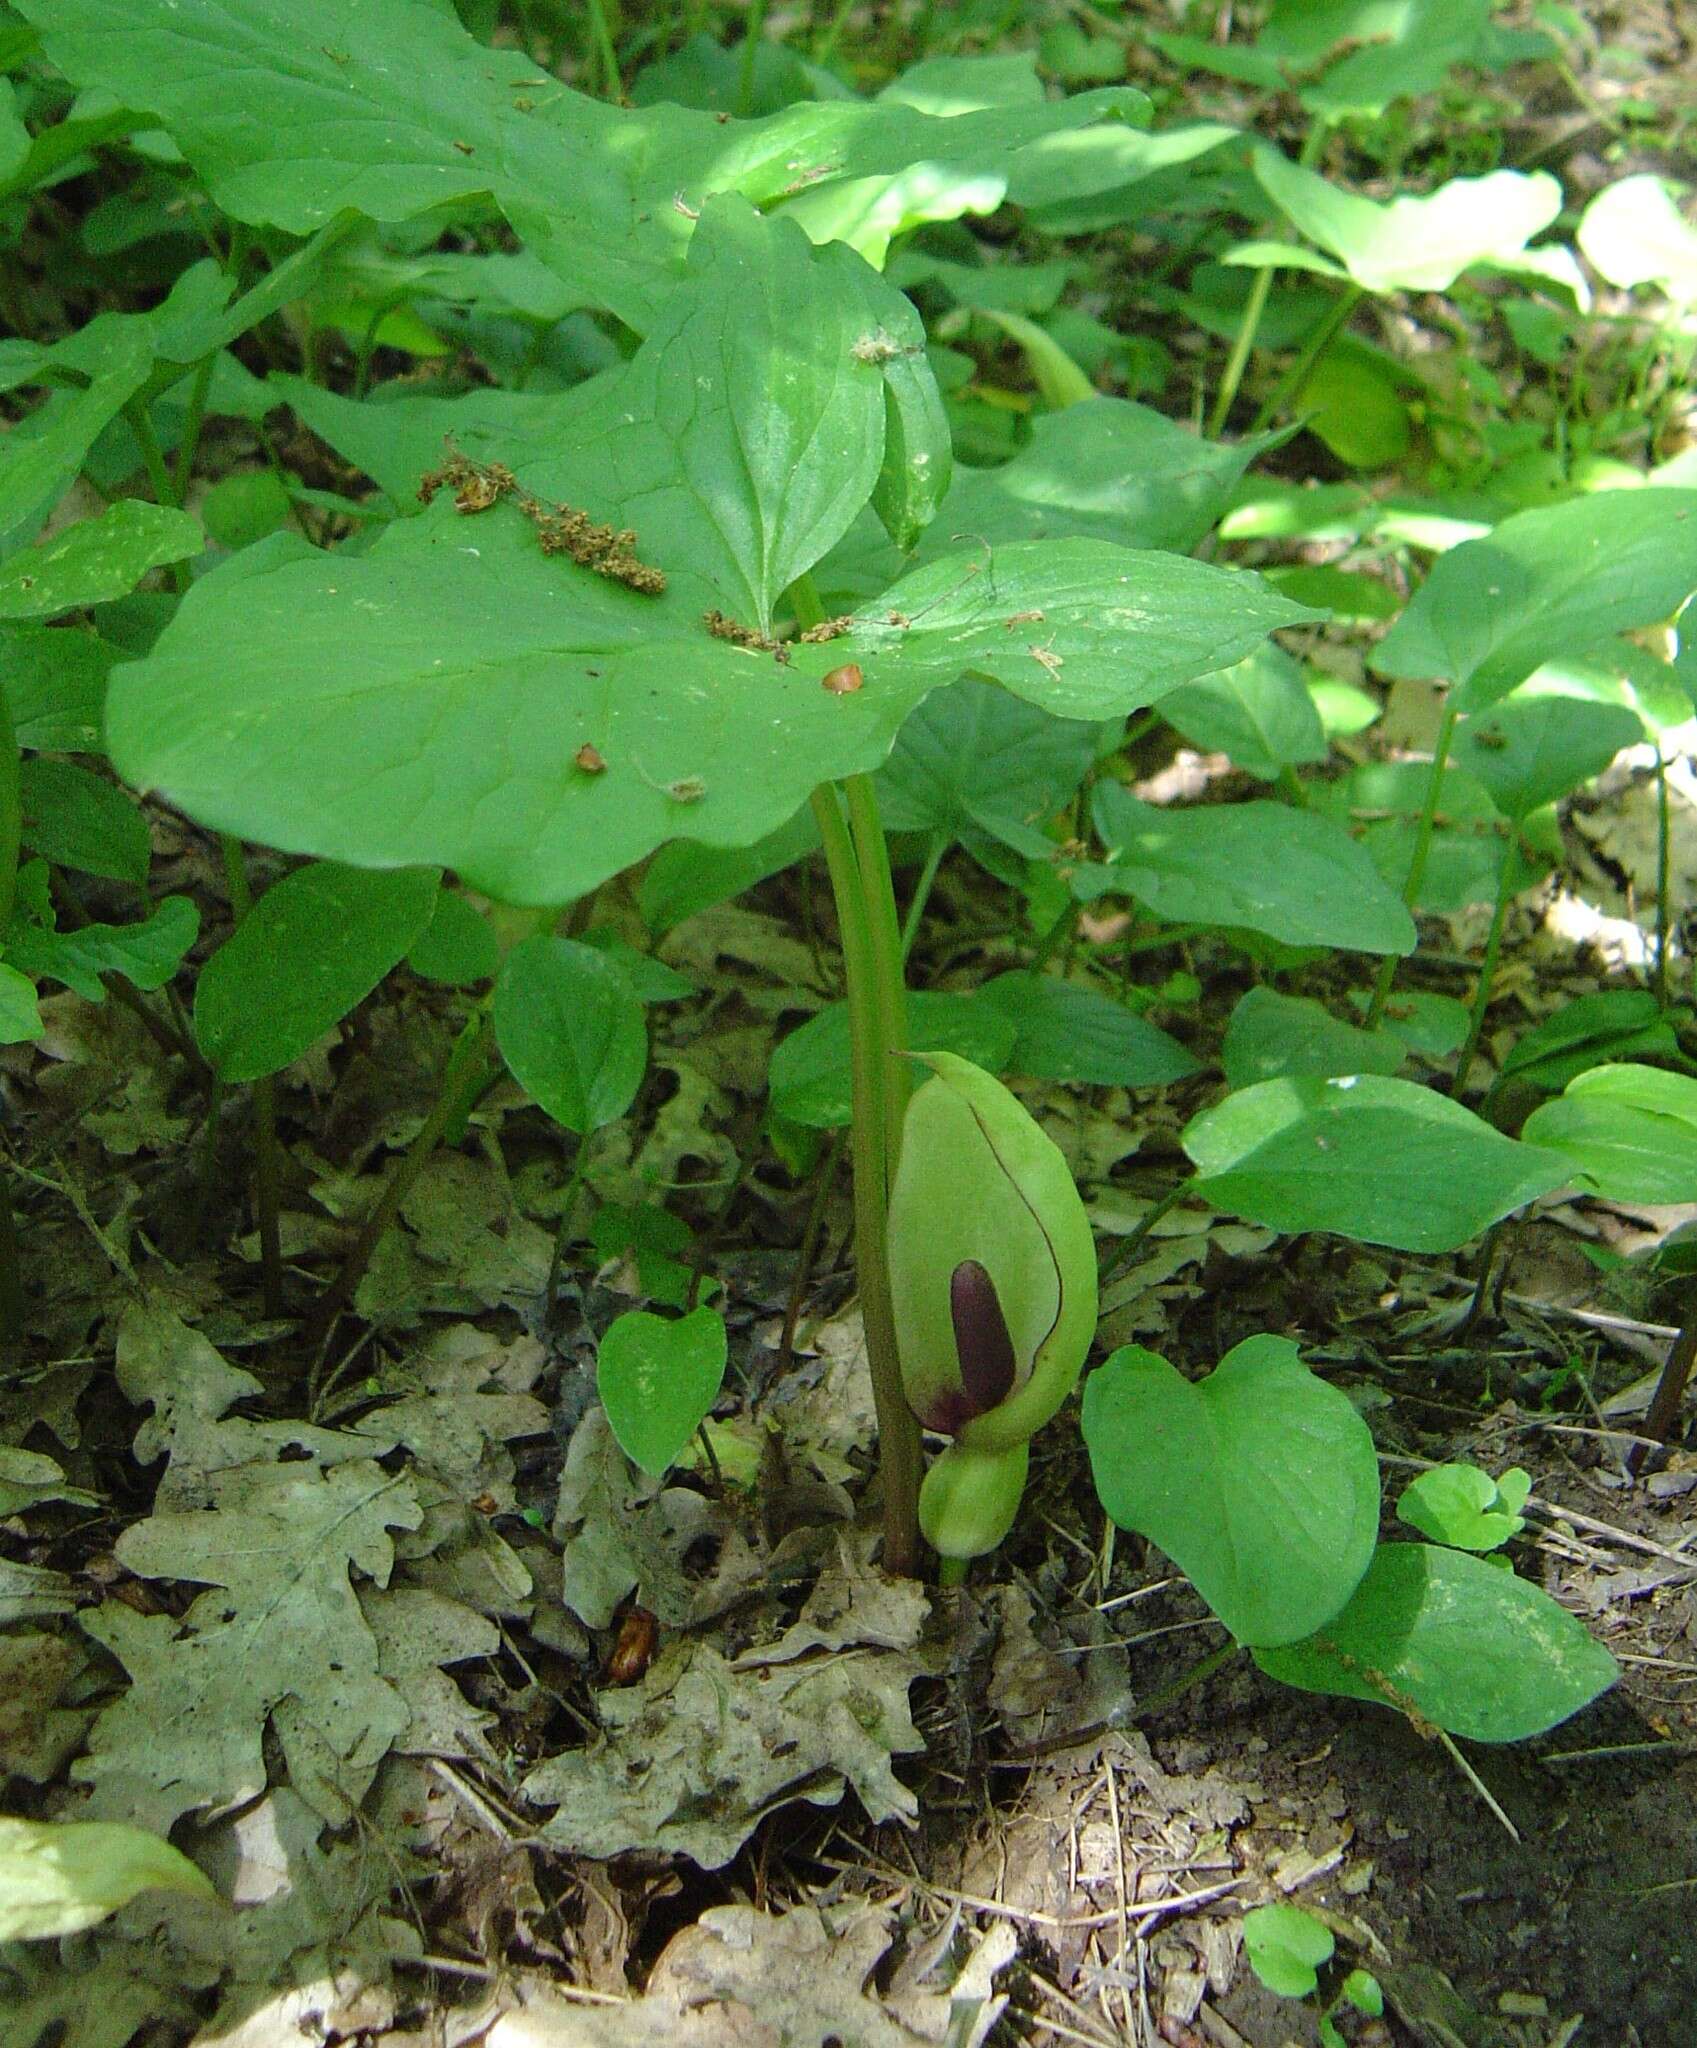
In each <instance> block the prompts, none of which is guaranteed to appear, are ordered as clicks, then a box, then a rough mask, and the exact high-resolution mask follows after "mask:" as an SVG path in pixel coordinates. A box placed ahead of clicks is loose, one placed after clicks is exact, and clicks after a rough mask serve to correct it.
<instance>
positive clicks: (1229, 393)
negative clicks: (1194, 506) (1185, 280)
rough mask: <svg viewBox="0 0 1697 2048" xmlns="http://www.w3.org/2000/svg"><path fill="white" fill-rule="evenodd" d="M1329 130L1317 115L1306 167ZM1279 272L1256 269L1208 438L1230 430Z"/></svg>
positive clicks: (1303, 158) (1306, 140)
mask: <svg viewBox="0 0 1697 2048" xmlns="http://www.w3.org/2000/svg"><path fill="white" fill-rule="evenodd" d="M1329 132H1330V130H1329V127H1328V124H1327V122H1326V121H1325V119H1324V118H1323V117H1322V116H1319V115H1316V116H1315V118H1314V120H1313V121H1312V122H1311V123H1310V124H1309V129H1308V133H1307V134H1306V135H1305V136H1304V137H1303V138H1302V148H1301V150H1300V152H1299V153H1298V156H1297V162H1298V163H1300V164H1301V165H1302V166H1303V168H1304V169H1312V168H1313V166H1314V164H1315V163H1317V162H1318V161H1319V157H1320V152H1321V151H1322V150H1323V149H1324V148H1325V146H1326V136H1327V134H1328V133H1329ZM1277 275H1278V265H1277V264H1273V265H1271V266H1270V267H1269V268H1268V269H1266V270H1258V271H1257V272H1256V273H1255V282H1254V283H1253V284H1252V285H1251V286H1250V287H1249V296H1248V298H1247V299H1245V300H1244V302H1243V312H1242V315H1241V316H1240V318H1239V320H1238V323H1237V333H1236V335H1235V336H1234V338H1233V340H1232V347H1231V354H1230V355H1229V356H1228V357H1227V358H1226V367H1225V371H1224V373H1223V374H1222V376H1221V378H1220V388H1219V390H1218V392H1217V393H1216V394H1215V396H1214V409H1213V411H1212V412H1211V413H1210V414H1209V415H1208V438H1209V439H1210V440H1211V441H1217V440H1218V439H1219V437H1220V436H1221V434H1223V433H1224V432H1225V430H1226V420H1227V419H1228V417H1229V416H1230V414H1231V409H1232V406H1233V404H1234V403H1235V401H1236V399H1237V394H1238V388H1239V386H1240V385H1241V384H1242V383H1243V373H1244V371H1245V370H1246V369H1247V368H1248V367H1249V357H1250V354H1251V352H1252V351H1253V349H1254V347H1255V336H1256V332H1257V330H1258V329H1259V327H1260V325H1261V315H1262V314H1263V313H1264V312H1265V311H1266V310H1267V299H1268V296H1269V295H1270V293H1271V292H1272V289H1273V279H1274V278H1275V277H1276V276H1277Z"/></svg>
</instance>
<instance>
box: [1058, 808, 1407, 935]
mask: <svg viewBox="0 0 1697 2048" xmlns="http://www.w3.org/2000/svg"><path fill="white" fill-rule="evenodd" d="M1093 814H1094V818H1095V823H1096V830H1097V832H1098V833H1099V834H1100V835H1101V837H1102V840H1103V842H1104V844H1105V845H1107V846H1108V847H1109V848H1110V849H1111V851H1112V854H1113V859H1112V861H1111V863H1110V864H1109V865H1108V866H1107V867H1104V868H1094V869H1091V868H1085V869H1080V870H1079V871H1078V873H1077V875H1076V876H1075V877H1074V883H1073V888H1074V893H1075V894H1078V895H1080V896H1100V895H1104V894H1107V893H1109V892H1115V893H1120V894H1124V895H1127V896H1135V897H1136V898H1137V899H1138V901H1139V902H1141V903H1144V904H1147V905H1148V907H1149V909H1151V910H1152V911H1153V912H1154V913H1155V915H1156V916H1157V917H1161V918H1166V919H1168V920H1170V921H1171V922H1173V923H1185V924H1192V923H1200V924H1219V925H1236V926H1241V927H1243V928H1244V929H1246V930H1249V931H1256V932H1265V933H1266V934H1267V936H1268V937H1269V938H1275V939H1282V940H1283V941H1284V942H1285V944H1287V945H1292V946H1349V947H1354V948H1357V949H1359V950H1360V951H1361V952H1364V953H1411V952H1412V951H1413V950H1414V936H1415V935H1414V922H1413V919H1412V918H1410V916H1409V914H1408V912H1407V910H1406V909H1405V908H1404V906H1403V904H1402V901H1401V899H1400V898H1399V897H1398V896H1397V895H1396V894H1395V892H1394V891H1393V890H1392V889H1391V888H1390V887H1389V886H1388V884H1387V883H1385V882H1384V881H1383V880H1381V878H1380V876H1379V874H1378V872H1377V871H1376V869H1375V868H1374V866H1373V863H1372V861H1371V860H1370V859H1369V858H1368V856H1367V855H1366V854H1365V853H1364V852H1363V851H1362V849H1361V848H1360V847H1359V846H1357V845H1356V843H1355V842H1354V840H1353V839H1351V838H1350V836H1349V834H1348V833H1347V832H1346V831H1344V830H1343V828H1342V827H1341V826H1339V825H1335V824H1333V822H1332V821H1331V820H1330V819H1329V818H1321V817H1317V816H1315V815H1314V813H1313V812H1310V811H1296V810H1292V809H1291V808H1290V807H1289V806H1288V805H1285V804H1275V803H1263V802H1253V803H1245V804H1219V805H1210V806H1209V807H1208V808H1207V809H1205V810H1168V809H1164V808H1162V807H1160V806H1158V805H1155V804H1146V803H1141V802H1139V801H1138V799H1137V798H1136V797H1134V796H1133V795H1132V794H1131V792H1130V790H1128V789H1126V788H1125V787H1124V785H1123V784H1120V783H1117V782H1103V783H1099V784H1098V785H1097V788H1096V794H1095V798H1094V803H1093Z"/></svg>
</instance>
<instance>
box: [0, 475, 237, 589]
mask: <svg viewBox="0 0 1697 2048" xmlns="http://www.w3.org/2000/svg"><path fill="white" fill-rule="evenodd" d="M205 545H206V536H205V535H204V534H203V533H202V532H201V530H200V525H199V522H198V521H197V520H193V519H191V518H190V517H189V516H188V514H187V513H186V512H178V511H176V510H174V509H173V508H172V507H171V506H169V505H149V504H147V503H146V502H145V501H144V500H143V499H141V498H120V499H119V500H118V502H117V504H115V505H113V506H110V507H109V508H108V509H107V510H106V511H104V512H101V513H99V514H97V515H96V516H95V517H94V518H92V519H80V520H78V522H77V523H76V525H75V526H70V527H67V528H66V529H65V531H64V532H63V533H61V534H59V535H58V536H57V537H56V538H55V539H53V540H50V541H46V542H44V543H43V544H42V545H41V546H40V547H34V548H24V549H21V550H20V551H19V552H18V553H17V554H15V555H13V556H11V557H10V559H9V560H8V561H6V562H5V563H4V565H0V619H52V618H57V617H58V615H59V614H60V613H61V612H69V611H76V610H79V609H80V608H81V607H82V606H83V605H89V604H104V603H106V602H107V600H108V599H110V598H114V597H127V596H128V595H129V593H130V592H131V591H132V590H134V588H135V587H136V585H137V584H138V583H139V582H140V581H141V579H142V578H143V577H144V576H145V575H146V574H147V572H148V570H149V569H157V568H160V567H161V566H162V565H163V564H164V563H166V562H182V561H186V560H188V559H189V558H190V557H191V556H193V555H198V554H199V553H200V551H201V549H202V548H203V547H205Z"/></svg>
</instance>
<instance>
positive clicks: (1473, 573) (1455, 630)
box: [1372, 488, 1697, 712]
mask: <svg viewBox="0 0 1697 2048" xmlns="http://www.w3.org/2000/svg"><path fill="white" fill-rule="evenodd" d="M1694 589H1697V491H1677V490H1662V489H1656V488H1651V489H1647V490H1642V491H1607V492H1603V493H1601V494H1599V495H1597V496H1594V497H1589V498H1576V499H1573V500H1571V501H1570V502H1569V503H1567V504H1565V505H1552V506H1548V507H1545V508H1542V509H1540V510H1537V511H1533V512H1517V513H1516V514H1515V515H1514V517H1513V518H1512V519H1505V520H1504V521H1503V522H1502V524H1501V525H1500V526H1498V527H1495V528H1493V529H1492V531H1491V532H1490V533H1488V534H1485V535H1483V536H1482V537H1480V538H1479V539H1477V540H1468V541H1463V542H1462V544H1461V545H1460V546H1459V547H1454V548H1451V549H1450V551H1449V552H1448V553H1447V554H1445V555H1441V556H1439V558H1438V560H1437V561H1436V562H1435V563H1434V564H1433V567H1432V573H1431V574H1430V575H1429V576H1428V577H1427V579H1426V581H1425V582H1424V583H1423V584H1422V585H1421V586H1420V588H1419V590H1417V591H1416V592H1415V594H1414V597H1413V600H1412V601H1411V602H1410V604H1409V607H1408V609H1407V610H1406V611H1405V612H1404V613H1403V615H1402V617H1401V618H1400V619H1399V620H1398V621H1397V623H1396V625H1394V626H1393V627H1392V628H1391V630H1390V632H1389V633H1387V634H1386V635H1385V637H1384V639H1383V640H1381V641H1380V643H1379V646H1378V650H1377V652H1376V653H1375V654H1374V656H1373V657H1372V660H1373V666H1374V667H1375V668H1376V669H1378V670H1379V672H1380V673H1381V674H1382V675H1387V676H1420V677H1441V678H1442V679H1444V680H1445V681H1447V682H1448V683H1449V684H1450V685H1451V686H1452V689H1453V690H1454V693H1455V697H1454V701H1455V702H1456V704H1457V705H1458V706H1459V708H1460V709H1461V710H1463V711H1469V712H1473V711H1481V710H1483V709H1484V708H1485V707H1486V706H1487V705H1491V704H1494V703H1496V702H1497V700H1498V699H1499V698H1501V697H1506V696H1507V695H1508V693H1509V691H1510V690H1512V689H1513V688H1514V687H1515V685H1516V684H1517V683H1521V682H1524V681H1525V679H1526V678H1527V677H1528V676H1529V675H1531V674H1532V672H1533V670H1534V669H1537V668H1540V667H1542V665H1543V664H1544V663H1545V662H1546V661H1553V660H1556V659H1558V658H1559V657H1563V656H1576V655H1581V654H1584V653H1586V652H1587V651H1588V650H1590V649H1593V648H1598V647H1602V646H1604V645H1605V644H1606V643H1607V642H1609V641H1611V640H1612V639H1613V638H1614V637H1615V635H1616V634H1617V633H1624V632H1626V631H1627V630H1628V629H1629V628H1631V627H1634V626H1648V625H1654V624H1656V623H1657V622H1658V621H1660V620H1662V619H1667V618H1671V617H1672V616H1673V614H1674V613H1675V612H1677V611H1678V610H1679V608H1680V607H1681V605H1683V604H1684V603H1685V601H1686V599H1687V598H1688V597H1689V596H1690V595H1691V593H1692V591H1693V590H1694Z"/></svg>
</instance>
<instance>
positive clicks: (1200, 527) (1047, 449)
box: [820, 398, 1268, 593]
mask: <svg viewBox="0 0 1697 2048" xmlns="http://www.w3.org/2000/svg"><path fill="white" fill-rule="evenodd" d="M1267 445H1268V442H1267V438H1266V437H1262V438H1258V439H1257V438H1251V439H1248V440H1244V441H1239V442H1236V443H1228V442H1224V441H1205V440H1203V439H1202V437H1201V436H1200V435H1198V434H1193V433H1192V432H1191V431H1190V430H1189V429H1188V428H1186V427H1181V426H1178V425H1176V424H1175V423H1174V422H1173V421H1172V420H1169V419H1166V418H1164V417H1163V416H1162V415H1161V414H1160V413H1158V412H1152V411H1151V410H1150V409H1149V408H1148V407H1147V406H1143V405H1135V404H1133V403H1132V402H1131V401H1130V400H1128V399H1123V398H1088V399H1086V400H1084V401H1083V403H1082V404H1079V405H1069V406H1068V407H1067V408H1066V410H1065V411H1064V412H1050V413H1040V414H1039V415H1038V416H1037V418H1036V419H1035V420H1033V421H1032V424H1031V439H1030V441H1029V442H1028V443H1027V444H1026V445H1025V446H1024V447H1023V448H1021V449H1020V450H1019V451H1018V452H1017V453H1016V454H1015V455H1014V456H1013V457H1012V458H1011V460H1009V461H1007V462H1004V463H1003V464H1001V466H1000V467H999V468H996V469H957V470H956V471H955V476H954V483H953V486H952V488H951V489H950V491H949V494H948V496H947V497H946V498H945V499H944V500H943V504H942V508H941V510H940V511H939V513H938V515H937V517H936V519H935V520H934V521H933V522H932V524H931V526H930V528H929V529H928V531H927V533H926V535H925V536H924V537H922V538H921V540H920V542H919V545H918V547H917V548H916V549H915V551H914V557H913V559H914V561H915V562H926V561H931V560H934V559H935V558H936V557H937V556H938V555H942V554H946V553H948V552H949V550H950V549H951V548H956V547H959V546H960V544H961V537H962V536H963V535H964V536H970V537H971V538H972V539H973V540H981V541H983V542H984V543H985V545H986V546H988V547H996V548H999V547H1001V546H1002V545H1003V543H1004V542H1007V541H1014V540H1061V539H1072V538H1074V537H1088V538H1091V539H1095V540H1111V541H1117V542H1118V543H1119V544H1120V546H1122V547H1135V548H1172V549H1173V550H1174V551H1175V552H1177V553H1180V554H1185V553H1188V552H1189V551H1190V549H1191V548H1193V547H1195V545H1196V543H1197V542H1198V541H1199V540H1200V539H1201V538H1202V536H1203V535H1204V534H1205V533H1206V532H1207V531H1208V530H1209V528H1210V527H1211V526H1212V525H1213V524H1214V522H1215V521H1216V520H1217V519H1218V518H1219V517H1220V515H1221V513H1222V512H1223V511H1224V510H1225V508H1226V505H1227V503H1228V502H1229V499H1230V496H1231V493H1232V491H1233V490H1234V489H1235V488H1236V486H1237V483H1238V480H1239V479H1240V478H1241V477H1242V475H1243V473H1244V471H1245V470H1246V469H1247V468H1248V466H1249V464H1250V463H1251V462H1253V461H1254V460H1255V458H1256V456H1257V455H1259V454H1260V453H1261V452H1262V450H1263V449H1264V448H1265V447H1266V446H1267ZM899 568H900V563H899V561H898V559H897V557H896V555H895V553H894V551H893V550H892V548H891V547H890V546H889V544H888V543H887V542H886V541H885V540H884V537H883V536H882V535H881V534H878V533H877V532H876V531H875V530H874V529H871V528H870V527H869V526H868V525H867V524H866V523H865V522H863V523H862V525H861V526H859V527H857V528H856V529H855V531H854V532H853V533H852V534H851V535H850V536H849V538H848V539H847V540H846V541H845V542H844V543H843V545H842V547H841V548H839V549H838V550H837V551H836V553H834V554H833V555H832V556H831V558H830V559H829V560H828V561H827V562H826V563H825V564H824V565H823V567H822V569H821V571H820V579H821V582H822V583H824V584H825V585H826V586H827V587H828V588H831V589H838V588H845V589H852V590H853V591H855V592H857V593H858V592H861V591H867V590H873V589H876V588H877V587H878V586H879V585H880V584H882V583H885V582H888V581H889V580H890V578H891V577H892V576H894V575H896V574H897V573H898V571H899Z"/></svg>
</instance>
